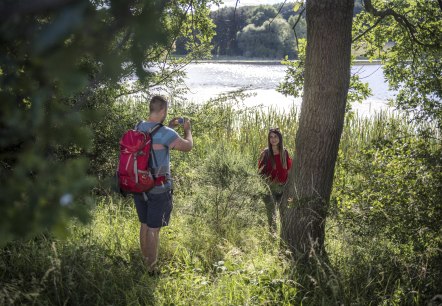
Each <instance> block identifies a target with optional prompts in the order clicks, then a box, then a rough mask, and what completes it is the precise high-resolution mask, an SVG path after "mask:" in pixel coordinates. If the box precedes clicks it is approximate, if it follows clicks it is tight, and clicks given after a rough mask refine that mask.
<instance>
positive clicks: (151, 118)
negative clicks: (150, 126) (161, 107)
mask: <svg viewBox="0 0 442 306" xmlns="http://www.w3.org/2000/svg"><path fill="white" fill-rule="evenodd" d="M147 121H148V122H154V123H163V122H162V121H163V118H161V117H159V116H152V115H150V116H149V118H147Z"/></svg>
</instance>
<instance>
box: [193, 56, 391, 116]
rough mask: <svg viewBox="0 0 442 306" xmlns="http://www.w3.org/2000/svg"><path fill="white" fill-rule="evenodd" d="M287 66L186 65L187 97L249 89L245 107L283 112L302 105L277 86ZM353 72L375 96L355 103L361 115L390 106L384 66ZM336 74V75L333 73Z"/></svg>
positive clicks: (356, 68)
mask: <svg viewBox="0 0 442 306" xmlns="http://www.w3.org/2000/svg"><path fill="white" fill-rule="evenodd" d="M285 69H286V68H285V66H283V65H265V64H226V63H199V64H190V65H188V66H187V67H186V72H187V79H186V85H187V86H188V87H189V89H190V92H189V93H188V95H187V98H188V99H190V100H193V101H196V102H204V101H207V100H208V99H210V98H214V97H216V96H217V95H219V94H221V93H224V92H228V91H233V90H238V89H241V88H246V91H245V92H246V93H255V94H256V95H255V96H253V97H249V98H246V100H245V101H244V103H245V105H246V106H257V105H261V106H262V107H265V108H268V107H273V108H275V109H277V110H280V111H284V110H286V109H288V108H290V107H291V106H293V105H295V106H296V107H299V106H300V105H301V98H296V99H295V98H293V97H285V96H284V95H282V94H280V93H278V92H277V91H276V88H277V86H278V84H279V83H280V82H282V81H283V79H284V76H285ZM352 73H354V74H358V75H359V76H360V77H361V79H362V81H364V82H368V83H369V86H370V88H371V90H372V96H370V97H369V98H368V99H366V100H365V101H363V103H361V104H360V103H354V104H353V109H354V110H355V111H357V112H358V114H361V115H372V114H374V113H376V112H378V111H380V110H385V109H389V106H388V105H387V100H388V99H389V98H392V97H394V92H392V91H389V90H388V86H387V84H386V81H385V79H384V75H383V71H382V66H380V65H358V66H354V67H353V69H352ZM331 77H333V76H331Z"/></svg>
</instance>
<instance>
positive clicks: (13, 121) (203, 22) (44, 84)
mask: <svg viewBox="0 0 442 306" xmlns="http://www.w3.org/2000/svg"><path fill="white" fill-rule="evenodd" d="M208 3H209V1H204V0H202V1H191V2H188V1H184V0H183V1H178V2H176V3H171V2H158V1H148V0H134V1H121V0H112V1H111V0H110V1H86V0H76V1H70V2H69V3H65V2H57V1H53V2H35V3H34V2H33V1H23V2H16V1H4V3H2V5H1V6H0V16H1V17H2V22H1V25H0V41H1V44H0V45H1V47H0V54H1V56H0V82H1V86H0V87H1V90H0V97H1V100H2V104H1V112H0V117H1V121H0V122H1V123H0V126H1V140H0V156H1V173H0V203H1V206H2V210H4V211H5V213H4V214H2V216H1V217H0V224H1V226H0V232H1V238H0V245H3V244H4V243H5V242H7V241H10V240H13V239H18V238H22V237H30V236H32V235H34V234H36V233H39V232H41V231H44V230H56V231H57V232H58V233H62V232H63V228H64V224H65V222H66V220H67V218H68V217H69V218H70V217H72V216H77V217H80V219H81V220H82V221H86V220H87V214H86V212H87V205H84V204H87V203H89V202H90V201H89V200H88V198H87V196H88V195H89V194H90V190H91V188H92V187H93V186H94V185H95V184H96V182H95V179H96V177H97V176H98V177H100V176H101V174H102V172H103V171H105V170H107V169H108V168H107V166H106V167H105V168H104V169H103V168H102V167H101V165H103V164H104V165H106V164H108V162H107V161H106V159H105V158H106V157H107V156H106V155H105V150H107V149H108V148H109V146H110V144H111V143H112V144H115V143H116V141H115V140H116V139H118V138H117V137H115V135H116V134H117V133H118V132H119V131H121V129H122V128H123V126H121V127H118V128H117V129H115V127H114V126H113V125H115V124H116V122H119V123H121V124H125V122H121V121H120V120H119V116H120V115H119V114H117V113H115V112H113V111H112V110H113V109H112V107H113V105H114V101H115V100H116V99H117V98H118V97H120V96H123V95H127V94H133V93H137V92H138V93H139V92H143V93H147V92H150V91H151V88H152V87H153V86H161V85H163V86H164V85H167V86H171V85H172V84H174V82H176V81H179V80H180V78H181V77H182V73H181V72H179V69H180V68H182V66H183V65H185V63H187V62H188V61H190V60H191V59H193V58H195V57H200V56H206V55H207V54H208V51H209V48H208V46H209V43H210V40H211V36H212V35H213V29H212V23H211V21H210V19H209V18H208V16H207V14H208V8H207V5H208ZM164 5H165V6H164ZM189 10H190V11H189ZM188 11H189V12H191V13H188ZM146 29H148V30H146ZM197 29H199V30H198V31H197ZM183 35H184V36H185V35H192V39H190V40H189V42H188V44H189V48H192V52H191V53H190V54H189V55H188V56H186V57H185V58H182V59H177V60H169V61H168V65H165V64H164V61H166V60H167V59H170V52H171V48H172V45H173V42H174V40H175V39H176V37H178V36H183ZM135 75H136V76H137V77H138V81H134V82H131V83H130V86H125V84H124V83H125V82H127V81H128V80H130V78H133V77H134V76H135ZM110 120H112V121H110ZM124 128H127V127H124ZM109 131H115V133H112V134H109ZM95 136H96V137H95ZM88 157H90V158H92V159H93V162H92V163H89V161H88ZM88 173H89V174H95V175H94V177H93V176H87V174H88Z"/></svg>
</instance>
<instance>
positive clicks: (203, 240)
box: [0, 94, 442, 305]
mask: <svg viewBox="0 0 442 306" xmlns="http://www.w3.org/2000/svg"><path fill="white" fill-rule="evenodd" d="M233 97H235V94H232V95H226V96H222V97H220V98H219V99H214V100H211V101H210V102H208V103H205V104H200V105H194V104H191V103H190V104H186V103H176V104H174V106H173V108H172V109H171V116H175V115H178V114H180V115H183V116H188V117H191V118H192V128H193V131H194V135H197V137H195V142H196V145H195V148H194V150H192V151H191V152H190V153H189V154H182V153H180V152H173V156H172V162H173V165H172V171H173V176H174V177H175V190H174V211H173V216H172V219H171V224H170V226H168V227H166V228H163V229H162V231H161V247H160V254H159V259H160V260H159V262H160V269H161V275H160V276H158V277H151V276H149V275H148V274H147V273H146V272H145V270H144V268H143V265H142V260H141V255H140V252H139V246H138V243H139V242H138V227H139V224H138V220H137V217H136V212H135V209H134V207H133V203H132V199H130V198H127V199H123V198H120V197H119V196H117V195H112V196H106V197H100V198H98V199H97V205H96V207H95V208H94V210H93V212H92V222H91V223H90V224H87V225H83V224H81V223H79V222H77V221H75V220H72V222H70V223H69V226H68V227H67V229H68V232H69V233H70V234H69V236H68V237H67V239H64V240H59V239H57V238H56V237H52V236H51V235H39V236H37V237H36V238H34V239H31V240H28V241H15V242H12V243H9V244H8V245H6V246H5V247H3V248H2V249H0V304H37V305H42V304H63V303H68V304H75V305H76V304H94V305H101V304H106V305H107V304H124V305H126V304H143V305H171V304H175V305H188V304H192V305H224V304H234V305H246V304H250V305H262V304H266V303H267V304H271V305H300V304H307V305H321V304H326V305H335V304H344V305H350V304H357V305H369V304H382V303H389V304H407V305H422V304H428V303H429V302H430V300H431V299H432V298H433V297H434V296H435V295H436V294H439V291H438V290H439V288H440V285H439V284H440V283H441V277H442V275H440V271H441V267H440V263H441V262H442V261H441V256H442V255H441V254H442V253H441V251H440V250H441V246H440V243H441V241H440V232H438V231H440V226H439V220H440V218H441V210H440V207H441V206H440V199H439V197H438V195H439V194H440V188H441V185H440V181H441V177H440V173H441V171H440V167H441V162H442V161H441V160H440V156H441V144H440V140H438V139H435V138H432V136H434V135H433V134H431V133H429V134H426V135H421V134H419V133H420V132H419V133H418V131H421V130H428V129H427V128H434V127H433V126H420V127H418V126H417V125H411V124H409V123H407V121H406V120H403V119H402V118H397V117H391V116H387V115H386V114H380V115H378V116H377V117H375V118H368V119H367V118H366V119H360V118H355V117H354V118H351V117H347V120H346V126H345V129H344V133H343V135H342V140H341V146H340V155H339V160H338V163H337V168H336V174H335V175H336V178H335V191H334V193H333V200H332V201H331V207H330V216H329V218H328V219H327V220H328V221H327V240H326V243H327V246H326V247H327V252H328V256H329V261H328V262H327V261H323V260H321V259H320V258H317V257H315V255H314V254H311V260H313V261H316V265H315V266H314V267H315V268H314V269H311V270H309V271H305V270H304V269H303V266H302V264H301V263H296V264H294V265H293V264H290V261H289V260H287V257H286V255H287V254H285V253H284V249H282V248H281V246H280V241H279V240H278V239H277V238H276V237H275V236H273V235H271V234H270V233H269V232H268V230H267V226H266V221H265V220H266V215H265V209H264V203H262V200H261V198H260V196H259V194H261V193H262V192H263V190H262V188H263V186H262V182H261V181H259V179H258V177H257V175H256V172H255V171H256V165H257V158H258V155H259V151H260V149H261V148H262V147H264V146H265V145H266V133H267V131H268V127H271V126H272V127H273V126H279V127H280V129H281V130H282V131H283V133H284V136H285V140H286V142H288V143H289V147H293V142H294V139H293V138H294V137H293V135H295V133H296V126H297V121H296V118H297V116H296V114H297V113H296V110H294V109H292V110H291V111H290V112H288V113H277V112H275V111H273V110H269V111H268V112H267V111H263V110H262V109H261V108H256V109H246V110H247V111H243V110H244V109H242V108H241V103H240V99H239V101H235V100H231V98H233ZM237 98H238V97H237ZM126 103H129V105H131V108H129V109H127V108H126V110H127V111H128V113H130V114H129V115H127V116H128V117H129V118H130V117H132V116H133V114H132V111H136V110H140V109H143V108H144V107H145V104H143V101H141V102H138V103H141V104H142V105H138V104H137V102H135V101H132V102H129V101H126ZM294 118H295V119H294ZM128 122H129V120H128ZM424 128H425V129H424ZM430 131H431V129H430ZM425 136H429V137H425ZM114 150H116V149H114ZM430 202H431V203H432V204H431V205H430ZM370 206H371V207H373V208H370ZM217 212H218V215H217Z"/></svg>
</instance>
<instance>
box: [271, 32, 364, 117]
mask: <svg viewBox="0 0 442 306" xmlns="http://www.w3.org/2000/svg"><path fill="white" fill-rule="evenodd" d="M306 46H307V40H306V39H303V38H302V39H299V40H298V50H297V52H298V59H297V60H295V61H291V60H289V59H288V58H286V59H285V60H283V61H282V62H281V63H282V64H283V65H286V66H287V70H286V74H285V76H284V81H283V82H281V83H280V84H279V85H278V88H277V91H279V92H280V93H282V94H284V95H286V96H293V97H295V98H297V97H300V96H302V93H303V88H304V69H305V50H306ZM370 95H371V89H370V88H369V87H368V83H363V82H362V81H361V80H360V78H359V76H358V75H357V74H352V75H351V77H350V87H349V90H348V94H347V105H346V112H347V113H350V112H351V103H353V102H359V103H361V102H362V101H363V100H364V99H366V98H367V97H369V96H370Z"/></svg>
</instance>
